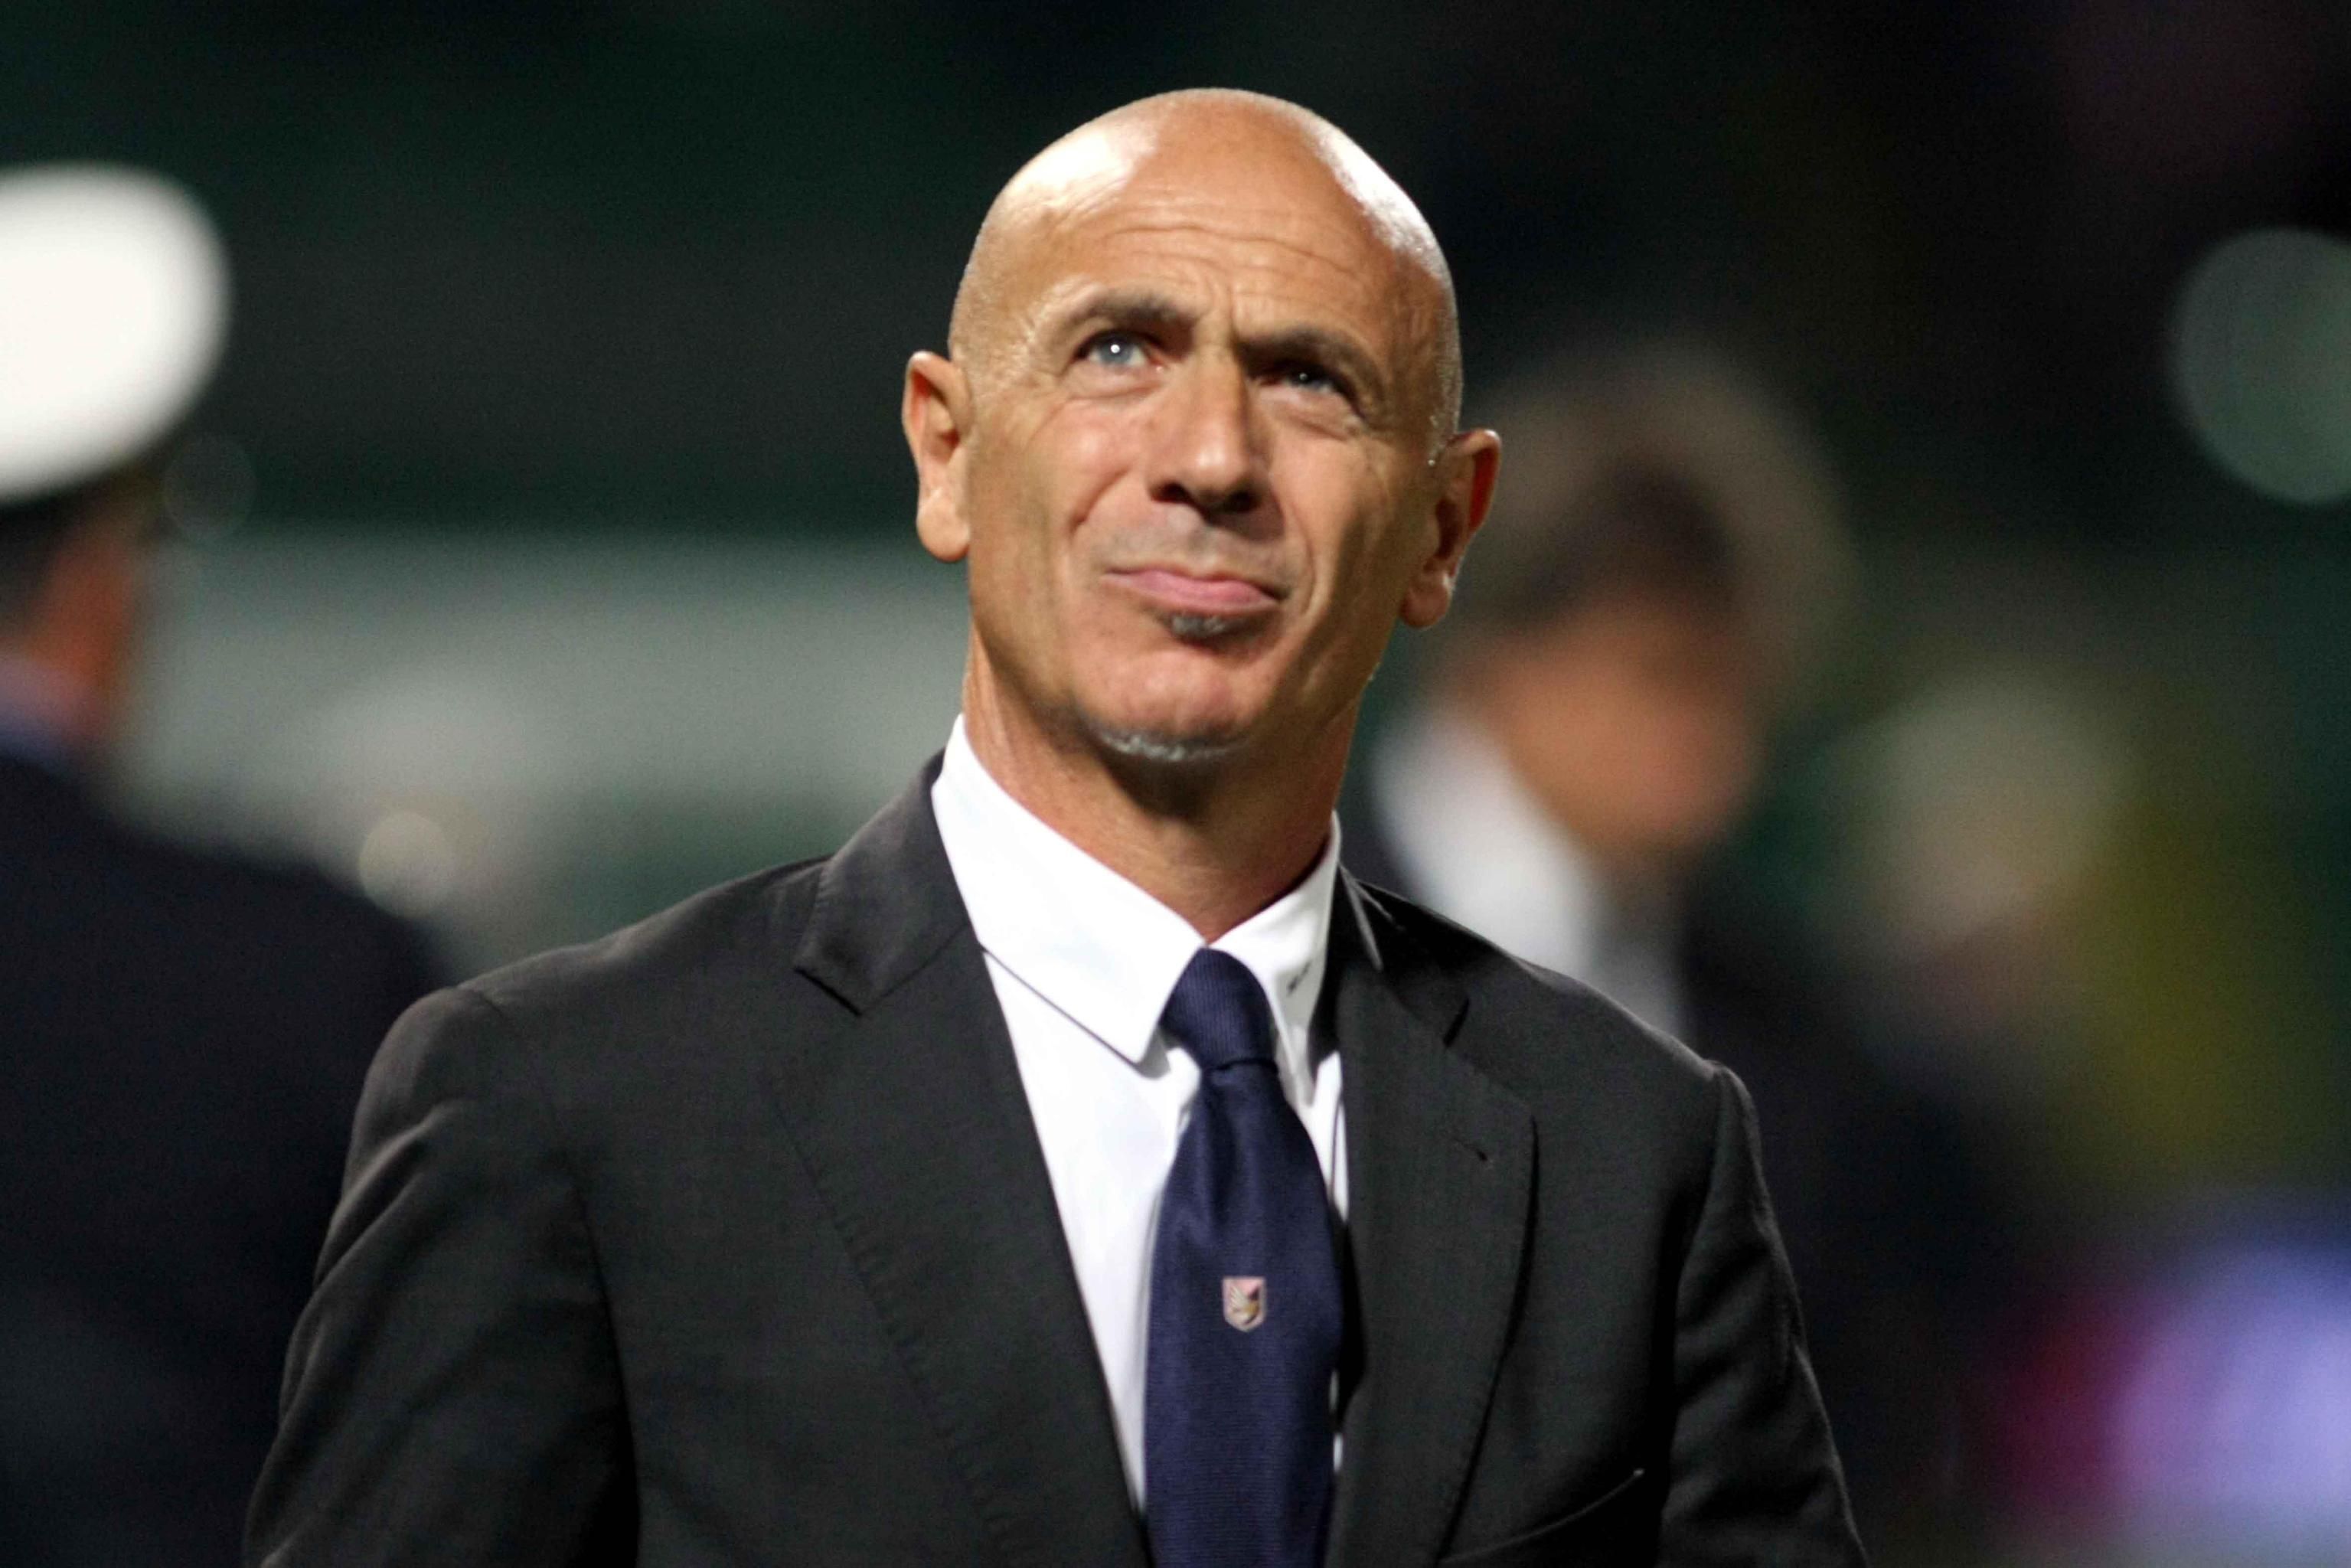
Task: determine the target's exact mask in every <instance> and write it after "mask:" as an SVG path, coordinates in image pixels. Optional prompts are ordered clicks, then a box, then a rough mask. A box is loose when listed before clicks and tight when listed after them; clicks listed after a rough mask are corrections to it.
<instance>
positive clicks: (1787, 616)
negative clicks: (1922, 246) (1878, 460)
mask: <svg viewBox="0 0 2351 1568" xmlns="http://www.w3.org/2000/svg"><path fill="white" fill-rule="evenodd" d="M1498 412H1499V419H1498V423H1501V425H1502V427H1503V428H1504V429H1506V430H1507V431H1509V432H1510V439H1511V442H1512V443H1513V447H1514V454H1515V455H1514V458H1513V462H1512V467H1513V470H1514V472H1513V474H1512V485H1511V489H1510V496H1509V497H1507V498H1506V500H1505V503H1504V504H1503V505H1502V506H1501V507H1499V508H1497V514H1496V517H1495V518H1494V522H1493V527H1492V528H1490V529H1489V531H1488V536H1487V543H1486V544H1485V545H1484V546H1483V547H1482V548H1481V549H1480V551H1479V567H1478V570H1477V571H1476V572H1475V573H1473V574H1472V577H1471V579H1470V580H1469V581H1468V584H1467V585H1466V587H1465V590H1464V591H1463V594H1462V603H1461V611H1462V613H1461V615H1460V616H1459V618H1458V620H1457V621H1456V622H1455V623H1454V625H1453V627H1452V628H1451V629H1450V630H1451V638H1450V642H1449V645H1448V647H1447V658H1446V659H1445V661H1444V667H1443V669H1442V670H1441V672H1440V679H1441V683H1442V685H1443V686H1444V687H1445V689H1446V692H1447V700H1449V701H1451V702H1453V703H1454V704H1456V705H1457V706H1460V707H1462V708H1466V709H1467V710H1468V711H1469V712H1470V713H1471V714H1472V715H1473V716H1475V717H1476V718H1477V719H1478V720H1479V722H1480V724H1481V725H1482V727H1484V728H1485V730H1486V731H1487V733H1488V734H1489V736H1490V737H1492V738H1493V739H1494V741H1495V742H1496V744H1497V745H1498V746H1499V747H1500V748H1501V750H1502V752H1503V753H1504V755H1505V756H1506V757H1507V758H1508V759H1509V761H1510V767H1511V769H1512V771H1513V772H1514V773H1515V774H1516V775H1517V776H1518V778H1519V779H1520V782H1521V783H1522V784H1523V785H1525V787H1526V788H1527V789H1528V790H1529V792H1530V793H1531V794H1532V795H1533V796H1534V797H1535V798H1536V799H1537V800H1539V801H1540V802H1541V804H1542V806H1543V808H1544V809H1545V810H1547V811H1548V812H1549V813H1550V815H1551V816H1552V818H1553V820H1555V821H1558V822H1559V823H1560V824H1561V825H1562V826H1563V827H1565V828H1566V829H1567V830H1568V831H1570V832H1571V833H1572V834H1573V835H1574V837H1575V838H1576V839H1577V840H1578V841H1580V842H1581V843H1582V844H1583V847H1584V848H1585V850H1586V851H1587V852H1590V853H1591V855H1592V856H1593V859H1594V860H1595V861H1596V862H1598V863H1599V865H1600V866H1601V867H1602V868H1603V869H1604V871H1605V872H1606V873H1608V874H1609V875H1610V877H1611V878H1612V880H1614V881H1615V882H1617V883H1619V884H1620V886H1621V887H1622V888H1623V889H1624V891H1625V892H1628V893H1631V892H1636V891H1643V890H1654V889H1656V887H1658V886H1660V885H1670V884H1671V883H1674V882H1676V881H1677V880H1678V879H1679V878H1680V877H1681V876H1682V875H1683V874H1684V873H1687V871H1688V870H1689V869H1690V868H1691V867H1692V866H1693V865H1694V864H1695V863H1696V862H1697V861H1698V859H1699V858H1700V857H1702V856H1703V855H1704V854H1705V853H1706V852H1708V851H1709V850H1712V849H1713V848H1715V847H1716V846H1717V845H1718V844H1719V843H1720V842H1721V841H1722V840H1723V839H1724V838H1725V837H1727V836H1728V835H1729V832H1730V831H1731V830H1732V829H1733V828H1734V827H1735V826H1736V825H1737V824H1738V822H1739V821H1740V818H1741V817H1742V816H1743V814H1744V812H1745V810H1746V807H1747V804H1748V802H1749V800H1750V797H1751V795H1752V793H1753V790H1754V787H1755V784H1756V781H1757V779H1758V776H1759V773H1760V770H1761V765H1762V760H1763V748H1764V741H1765V738H1766V731H1767V729H1768V728H1769V727H1770V725H1771V721H1772V719H1773V717H1774V716H1775V715H1776V713H1777V711H1778V709H1779V707H1780V706H1781V703H1782V700H1783V698H1784V697H1785V695H1787V693H1788V692H1789V690H1790V689H1791V685H1792V681H1793V680H1794V679H1795V677H1796V675H1797V674H1798V673H1799V666H1800V665H1801V664H1802V663H1803V662H1804V660H1805V659H1806V657H1807V656H1808V655H1809V654H1810V653H1811V652H1812V651H1813V645H1814V644H1815V643H1817V641H1818V638H1819V635H1820V632H1822V630H1823V627H1824V625H1825V624H1826V622H1828V620H1829V619H1830V615H1831V612H1832V610H1833V608H1834V600H1835V598H1836V596H1837V592H1836V591H1837V589H1838V587H1839V583H1840V579H1841V575H1842V565H1843V562H1842V539H1841V536H1840V534H1839V532H1838V526H1837V523H1836V519H1835V515H1834V514H1835V507H1834V499H1833V496H1832V492H1831V489H1830V487H1829V486H1828V484H1827V482H1826V478H1825V476H1824V473H1823V468H1822V465H1821V463H1820V460H1819V458H1818V456H1817V455H1815V454H1814V452H1813V449H1812V447H1811V444H1810V443H1809V441H1808V440H1807V439H1806V438H1805V436H1804V434H1803V433H1802V430H1801V429H1800V428H1799V427H1798V426H1797V425H1796V423H1794V422H1793V421H1792V419H1791V418H1789V417H1788V416H1787V415H1786V414H1784V413H1782V412H1781V411H1780V410H1779V409H1778V408H1777V407H1776V406H1774V405H1773V404H1772V403H1771V401H1770V400H1769V399H1767V398H1765V397H1764V396H1763V395H1762V394H1761V392H1759V391H1758V390H1757V389H1756V388H1754V387H1753V386H1751V385H1750V384H1749V383H1748V382H1746V380H1745V379H1744V378H1743V377H1741V376H1740V375H1739V374H1738V373H1737V372H1735V371H1732V370H1731V369H1730V368H1729V367H1728V366H1727V365H1725V364H1723V363H1722V362H1721V361H1718V360H1716V359H1714V358H1713V357H1711V356H1709V355H1707V354H1705V353H1702V352H1700V351H1698V350H1688V349H1678V348H1664V347H1658V348H1651V349H1647V350H1632V351H1625V352H1620V353H1617V354H1614V355H1597V356H1593V357H1589V358H1586V359H1583V360H1581V361H1565V362H1562V363H1557V364H1553V365H1551V366H1548V367H1545V368H1544V369H1543V370H1541V371H1539V372H1537V373H1534V374H1531V375H1530V376H1528V377H1527V378H1526V379H1525V380H1524V381H1523V382H1520V384H1519V385H1518V386H1517V387H1516V388H1515V389H1513V390H1511V391H1510V392H1508V393H1506V395H1505V396H1504V398H1503V400H1502V402H1501V405H1500V408H1499V411H1498Z"/></svg>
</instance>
